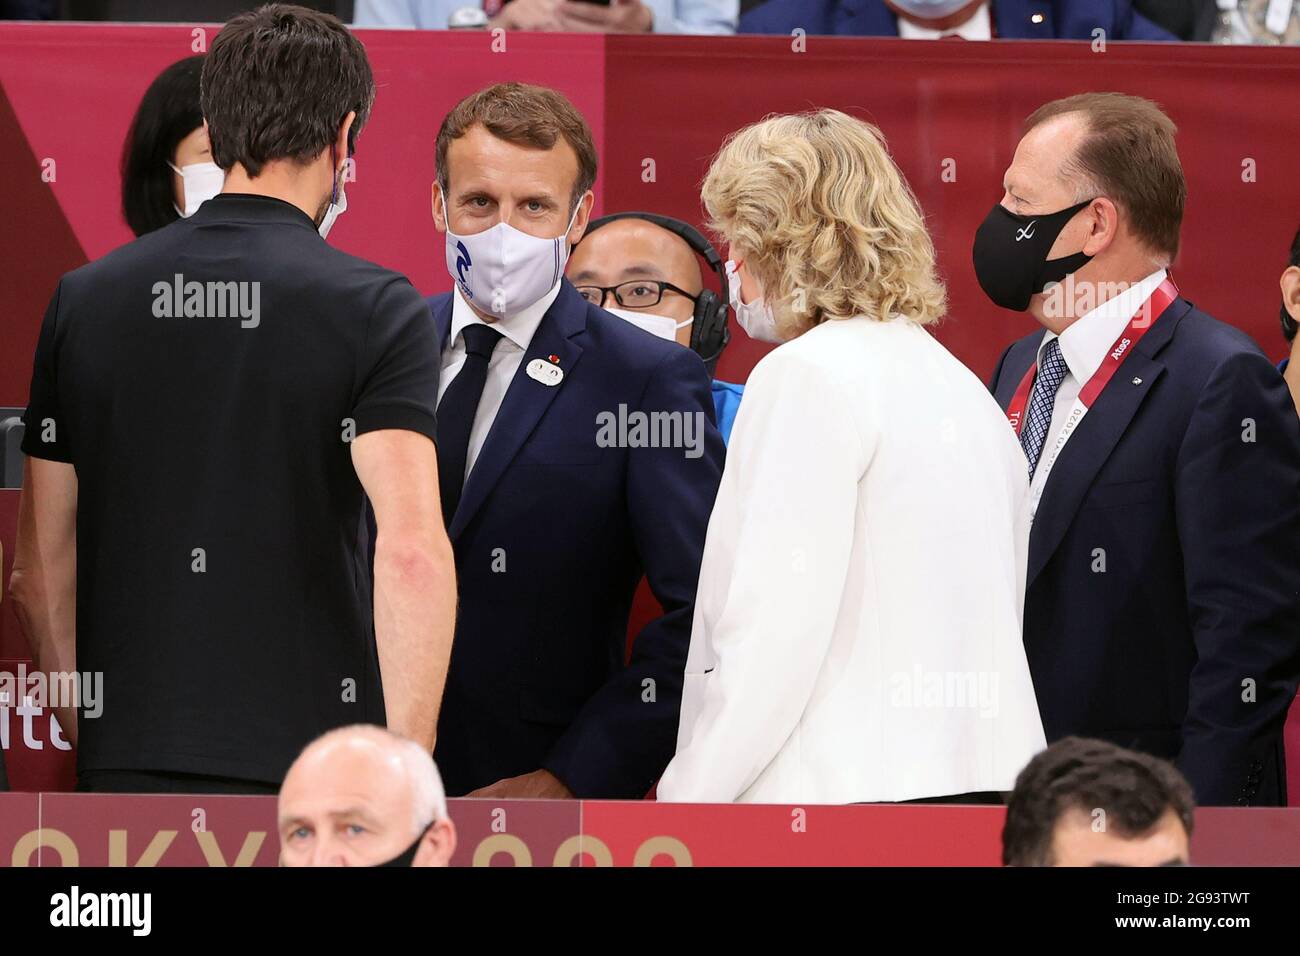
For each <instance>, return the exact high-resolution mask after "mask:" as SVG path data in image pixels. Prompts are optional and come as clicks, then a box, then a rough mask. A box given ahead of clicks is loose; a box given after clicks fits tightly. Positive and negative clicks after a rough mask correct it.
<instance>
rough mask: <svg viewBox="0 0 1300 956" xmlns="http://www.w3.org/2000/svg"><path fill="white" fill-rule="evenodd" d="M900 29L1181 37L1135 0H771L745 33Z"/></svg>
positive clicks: (755, 12)
mask: <svg viewBox="0 0 1300 956" xmlns="http://www.w3.org/2000/svg"><path fill="white" fill-rule="evenodd" d="M795 29H802V30H804V31H805V32H807V33H810V34H838V35H841V36H884V37H890V36H899V37H903V38H904V39H915V40H929V39H940V38H943V37H954V36H955V37H962V38H963V39H966V40H989V39H993V38H995V37H996V38H1001V39H1006V40H1092V39H1093V38H1094V37H1093V31H1094V30H1098V29H1100V30H1103V31H1105V36H1106V39H1108V40H1176V39H1177V37H1175V36H1174V35H1173V34H1172V33H1170V32H1169V31H1168V30H1165V29H1163V28H1161V27H1158V26H1156V25H1155V24H1154V23H1152V22H1151V21H1150V20H1148V19H1147V18H1146V17H1144V16H1142V15H1140V14H1138V13H1135V12H1134V10H1133V7H1132V4H1131V2H1130V0H767V2H766V3H764V4H761V5H759V6H757V7H755V8H754V9H752V10H748V11H746V13H745V14H744V15H743V16H742V17H741V18H740V32H741V33H784V34H788V33H790V31H792V30H795Z"/></svg>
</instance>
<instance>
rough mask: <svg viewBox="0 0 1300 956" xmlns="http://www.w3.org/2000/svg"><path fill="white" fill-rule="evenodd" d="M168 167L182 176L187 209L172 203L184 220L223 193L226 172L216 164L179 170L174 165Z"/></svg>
mask: <svg viewBox="0 0 1300 956" xmlns="http://www.w3.org/2000/svg"><path fill="white" fill-rule="evenodd" d="M167 165H168V166H171V168H172V172H174V173H176V175H177V176H180V178H181V184H182V186H183V187H184V190H185V208H184V209H182V208H181V207H180V206H177V205H176V204H175V203H172V207H173V208H174V209H175V210H176V212H177V214H178V215H180V216H181V217H182V218H184V219H188V218H189V217H190V216H192V215H194V211H195V210H196V209H198V208H199V207H200V206H202V205H203V204H204V203H205V202H207V201H208V200H209V199H211V198H212V197H213V196H215V195H216V194H217V193H219V192H221V187H222V186H223V185H224V184H225V182H226V174H225V172H224V171H223V170H222V168H221V167H220V166H218V165H217V164H216V163H190V164H188V165H186V166H181V167H179V168H178V167H177V166H175V165H174V164H172V163H168V164H167Z"/></svg>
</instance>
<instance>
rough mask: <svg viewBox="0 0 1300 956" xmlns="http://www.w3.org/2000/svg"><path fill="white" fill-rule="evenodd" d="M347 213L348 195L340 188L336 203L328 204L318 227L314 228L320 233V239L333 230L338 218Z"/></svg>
mask: <svg viewBox="0 0 1300 956" xmlns="http://www.w3.org/2000/svg"><path fill="white" fill-rule="evenodd" d="M347 211H348V194H347V191H346V190H344V189H343V187H342V186H340V187H339V199H338V202H332V203H330V206H329V208H328V209H326V210H325V216H324V218H323V219H321V221H320V225H319V226H317V227H316V231H317V232H319V233H320V237H321V238H322V239H324V238H325V237H326V236H328V235H329V234H330V230H331V229H333V228H334V223H335V222H336V221H337V220H338V218H339V216H341V215H343V214H344V213H345V212H347Z"/></svg>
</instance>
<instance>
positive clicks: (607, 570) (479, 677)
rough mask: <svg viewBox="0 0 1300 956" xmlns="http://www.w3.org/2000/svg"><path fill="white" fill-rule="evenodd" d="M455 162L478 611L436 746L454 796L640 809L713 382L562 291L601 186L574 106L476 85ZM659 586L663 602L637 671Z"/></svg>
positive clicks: (449, 464)
mask: <svg viewBox="0 0 1300 956" xmlns="http://www.w3.org/2000/svg"><path fill="white" fill-rule="evenodd" d="M437 154H438V156H437V159H438V179H437V182H435V183H434V184H433V190H432V192H433V218H434V223H435V224H436V225H437V227H438V230H439V231H440V232H444V233H445V234H446V238H445V243H446V261H447V271H448V273H449V274H450V275H451V277H452V279H453V282H454V291H452V292H451V293H448V294H446V295H440V296H434V297H433V298H432V299H430V300H429V304H430V307H431V308H432V310H433V316H434V319H435V321H436V322H437V325H438V329H439V333H440V338H441V341H442V343H443V351H442V372H443V377H444V386H443V389H442V395H441V397H440V400H439V404H438V464H439V474H440V480H441V487H442V496H443V507H444V509H445V517H446V522H447V526H448V529H449V531H450V534H451V539H452V542H453V545H454V547H455V549H456V567H457V573H458V577H459V581H460V618H459V620H458V622H457V638H456V650H455V652H454V653H453V655H452V663H451V673H450V676H449V677H448V680H447V696H446V700H445V702H444V706H443V711H442V719H441V723H440V724H439V728H438V749H437V751H436V752H435V755H434V756H435V757H436V758H437V761H438V767H439V768H440V769H441V771H442V774H443V779H444V780H445V781H446V783H447V792H448V793H450V794H452V795H453V796H458V795H462V794H465V793H467V792H469V791H474V792H473V793H472V794H471V795H472V796H496V797H568V796H578V797H584V798H590V797H611V798H613V797H622V798H637V797H642V796H644V795H645V794H646V792H647V791H648V790H649V789H650V787H651V786H652V785H653V784H654V782H655V780H656V778H657V777H658V776H659V774H660V772H661V771H662V770H663V768H664V767H665V766H666V765H667V763H668V760H669V758H671V757H672V754H673V747H674V745H675V743H676V738H677V718H678V713H679V710H680V704H681V691H682V675H683V671H684V668H685V663H686V649H687V645H688V644H689V641H690V631H691V617H692V615H693V613H694V607H695V588H696V583H697V579H698V577H699V569H700V557H701V555H702V553H703V550H704V537H705V532H706V531H707V528H708V521H709V512H710V510H711V509H712V507H713V499H714V496H715V495H716V494H717V490H718V482H719V480H720V478H721V472H722V454H723V452H722V441H721V439H720V438H719V436H718V432H717V429H716V428H715V427H714V421H713V408H712V401H711V399H710V396H709V377H708V373H707V372H706V371H705V368H704V363H703V362H701V361H700V358H699V356H697V355H694V354H693V353H692V352H690V351H689V350H688V349H684V348H682V347H681V346H679V345H677V344H675V343H673V342H667V341H663V340H660V339H656V338H654V337H652V336H648V335H646V334H645V333H644V332H642V331H641V330H639V329H635V328H632V326H631V325H629V324H628V323H627V322H624V321H623V320H622V319H619V318H616V317H615V316H612V315H610V314H609V313H607V312H604V311H602V310H601V309H598V308H596V307H595V306H594V305H591V304H590V303H588V302H587V301H585V300H584V299H583V297H582V296H581V295H579V294H578V291H577V290H576V289H575V288H574V287H573V286H572V285H571V284H569V282H568V280H566V279H565V278H564V265H565V262H566V260H567V259H568V256H569V249H570V245H571V244H572V243H574V242H576V241H577V240H578V239H579V238H580V237H581V235H582V232H583V229H584V228H585V227H586V225H587V219H588V217H589V216H590V214H591V206H592V203H593V202H594V197H593V195H592V191H591V188H592V184H593V183H594V182H595V179H596V147H595V144H594V143H593V141H592V137H591V130H590V128H589V127H588V126H587V123H586V121H585V120H584V119H583V118H582V116H581V115H580V114H579V113H578V111H577V110H575V109H574V108H573V104H571V103H570V102H569V101H568V100H567V99H566V98H565V97H564V96H562V95H561V94H559V93H557V92H556V91H555V90H550V89H546V88H544V87H538V86H528V85H525V84H521V83H501V84H497V85H495V86H491V87H488V88H487V89H484V90H480V91H479V92H477V93H475V94H473V95H471V96H468V97H466V98H465V99H464V100H462V101H461V102H460V103H458V104H457V105H456V107H455V108H454V109H452V111H451V112H450V113H448V114H447V116H446V118H445V119H444V120H443V122H442V127H441V129H440V130H439V132H438V140H437ZM436 357H437V356H436V353H435V355H434V358H435V359H436ZM602 422H603V423H604V424H603V425H602ZM624 426H626V427H624ZM642 575H644V576H645V577H646V579H647V580H648V581H649V583H650V588H651V590H652V591H653V592H654V594H655V597H656V598H657V599H658V600H659V603H660V605H661V606H662V607H663V611H664V613H663V616H661V617H659V618H657V619H655V620H654V621H651V622H650V623H649V624H647V625H646V626H645V628H643V629H642V630H641V632H640V633H639V634H638V635H637V636H636V639H635V642H634V643H633V646H632V653H631V658H630V660H629V659H628V658H627V656H626V653H625V652H626V647H627V627H628V613H629V610H630V608H631V604H632V598H633V595H634V593H635V592H636V589H637V585H638V583H639V581H640V579H641V577H642Z"/></svg>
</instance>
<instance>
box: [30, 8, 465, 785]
mask: <svg viewBox="0 0 1300 956" xmlns="http://www.w3.org/2000/svg"><path fill="white" fill-rule="evenodd" d="M374 90H375V88H374V80H373V78H372V76H371V71H370V64H369V63H368V62H367V59H366V54H365V50H364V49H363V48H362V46H361V44H360V43H359V42H358V41H357V40H356V39H355V38H354V37H353V36H352V35H351V34H350V33H349V32H348V31H347V29H346V28H345V27H343V25H342V24H340V23H339V22H338V20H336V19H334V18H333V17H330V16H328V15H325V14H319V13H314V12H312V11H309V10H305V9H303V8H301V7H292V6H287V5H279V4H277V5H271V6H266V7H262V8H260V9H258V10H256V11H254V12H252V13H246V14H243V15H241V16H238V17H236V18H234V19H233V20H231V21H230V22H229V23H228V24H227V25H226V26H225V28H224V29H222V31H221V33H220V34H219V35H218V36H217V38H216V40H215V41H214V42H213V44H212V46H211V49H210V50H209V52H208V54H207V59H206V62H205V63H204V67H203V113H204V115H205V116H206V118H207V121H208V128H209V134H210V139H211V146H212V155H213V159H214V161H215V162H216V163H217V165H218V166H220V167H221V168H222V169H224V170H225V171H226V182H225V191H224V192H223V193H222V194H220V195H218V196H216V197H214V198H213V199H210V200H208V201H207V202H205V203H204V204H203V206H202V207H201V208H200V209H199V210H198V211H197V212H196V213H195V214H194V215H193V216H190V217H189V218H186V219H180V220H178V221H176V222H173V223H172V224H170V225H168V226H165V227H163V228H162V229H158V230H156V231H155V232H152V233H149V234H148V235H146V236H144V237H142V238H140V239H138V240H136V241H135V242H133V243H130V244H129V245H127V246H124V247H122V248H121V249H118V250H116V251H115V252H113V253H111V254H109V255H107V256H105V257H104V258H103V259H101V260H99V261H98V262H92V263H90V264H88V265H86V266H83V267H82V268H80V269H77V270H75V271H73V272H71V273H68V274H67V275H65V276H64V277H63V279H62V280H61V281H60V283H59V286H58V289H57V290H56V291H55V294H54V297H53V299H52V300H51V302H50V306H49V309H48V310H47V312H46V315H45V321H44V324H43V326H42V328H41V333H40V338H39V340H38V344H37V348H36V359H35V369H34V372H33V376H32V388H31V401H30V404H29V407H28V409H27V416H26V434H25V437H24V442H23V451H24V452H26V454H27V456H28V459H27V472H26V475H25V478H24V483H23V492H22V502H21V505H20V513H19V528H18V545H17V554H16V556H15V561H14V570H13V575H12V579H11V591H12V594H13V598H14V603H15V606H16V609H17V611H18V616H19V620H20V621H21V623H22V626H23V629H24V631H25V633H26V635H27V637H28V639H29V641H30V642H31V643H32V649H33V653H34V656H35V658H36V661H37V664H38V666H39V667H40V668H41V670H43V671H47V672H70V671H80V672H90V673H94V672H101V673H102V675H103V683H102V690H103V698H104V701H105V703H104V706H103V712H102V714H100V715H99V716H97V717H96V718H95V719H93V720H92V719H89V718H87V719H85V720H83V721H81V722H80V725H79V724H78V721H77V715H76V712H75V711H73V712H71V713H69V712H67V709H66V708H65V709H64V710H62V711H60V713H59V721H60V723H61V724H62V725H63V727H64V729H65V730H66V732H67V733H68V736H69V737H70V738H71V739H72V740H73V741H74V742H75V743H76V745H77V751H78V753H77V761H78V763H77V766H78V772H79V786H80V788H81V789H83V790H91V791H96V790H98V791H119V792H122V791H125V792H154V791H186V792H223V791H229V792H265V793H274V792H275V790H276V788H277V785H278V783H279V781H280V779H281V778H282V777H283V775H284V773H285V771H286V770H287V768H288V767H289V765H290V763H291V762H292V761H293V759H294V757H295V756H296V755H297V754H298V752H299V751H300V750H301V749H302V747H303V746H304V745H305V744H306V743H307V742H308V741H310V740H311V739H313V738H314V737H316V736H318V735H319V734H321V733H322V732H324V731H326V730H329V729H330V728H332V727H336V726H340V725H344V724H352V723H357V722H370V723H381V724H382V723H384V720H385V713H386V716H387V723H388V726H389V727H390V728H391V729H392V730H394V731H396V732H398V733H400V734H403V735H405V736H408V737H410V738H411V739H412V740H414V741H416V742H417V743H419V745H420V746H422V747H425V748H432V746H433V743H434V730H435V726H436V721H437V714H438V702H439V699H440V696H441V690H442V685H443V682H444V680H445V674H446V666H447V659H448V656H449V653H450V641H451V635H452V626H453V617H454V605H455V585H454V570H453V566H452V557H451V550H450V547H449V543H448V541H447V536H446V532H445V530H444V528H443V525H442V517H441V513H440V511H439V507H438V475H437V463H436V452H435V449H434V444H433V437H434V403H435V400H436V396H437V389H438V363H437V348H438V346H437V337H436V332H435V330H434V328H433V323H432V322H431V321H430V319H429V314H428V310H427V308H426V306H425V304H424V301H423V299H421V297H420V296H419V294H418V293H416V291H415V290H414V289H413V288H412V287H411V285H410V283H409V282H407V280H406V279H405V278H403V277H402V276H400V275H397V274H395V273H392V272H388V271H386V270H384V269H380V268H379V267H377V266H374V265H371V264H369V263H367V262H363V261H361V260H359V259H356V258H353V257H352V256H349V255H346V254H344V253H342V252H339V251H337V250H335V249H333V248H332V247H330V246H329V245H328V244H327V243H326V242H325V241H324V240H323V239H322V238H321V233H323V232H325V231H327V229H328V224H329V223H330V222H332V221H333V219H334V218H335V217H336V216H337V212H338V210H339V209H340V208H341V206H342V200H343V196H342V185H341V177H342V171H343V168H344V164H345V162H346V160H347V157H348V154H349V152H350V151H351V146H352V144H353V143H354V142H355V139H356V134H357V132H358V131H359V130H360V129H361V127H362V126H363V125H364V123H365V121H366V119H367V117H368V116H369V114H370V109H371V105H372V103H373V102H374ZM363 489H364V494H366V495H368V496H369V498H370V501H371V502H372V503H373V505H374V510H375V514H376V517H377V521H378V529H379V530H378V541H377V548H376V555H375V581H374V607H375V613H374V618H373V623H372V615H371V607H370V603H369V596H370V593H371V587H370V581H369V580H368V575H367V571H366V561H365V540H364V538H362V537H361V536H360V535H359V528H360V527H361V523H362V502H363ZM381 671H382V673H383V676H384V681H383V684H382V686H381V684H380V673H381Z"/></svg>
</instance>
